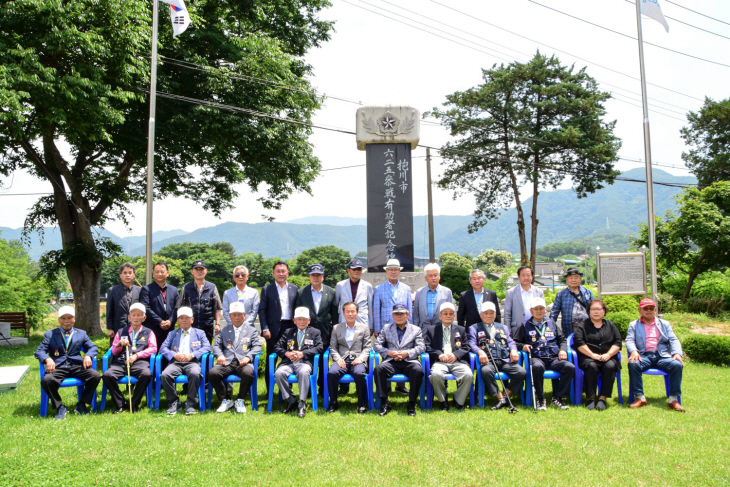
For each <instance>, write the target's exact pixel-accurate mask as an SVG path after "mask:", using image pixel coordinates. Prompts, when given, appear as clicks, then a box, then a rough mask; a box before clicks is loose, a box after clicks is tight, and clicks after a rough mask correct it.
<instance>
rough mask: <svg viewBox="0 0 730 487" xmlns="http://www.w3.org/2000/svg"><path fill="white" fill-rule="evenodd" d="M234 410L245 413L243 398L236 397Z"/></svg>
mask: <svg viewBox="0 0 730 487" xmlns="http://www.w3.org/2000/svg"><path fill="white" fill-rule="evenodd" d="M236 412H237V413H245V412H246V405H245V404H244V403H243V399H236Z"/></svg>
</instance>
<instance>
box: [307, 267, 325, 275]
mask: <svg viewBox="0 0 730 487" xmlns="http://www.w3.org/2000/svg"><path fill="white" fill-rule="evenodd" d="M312 274H324V267H323V266H322V264H312V265H310V266H309V275H310V276H311V275H312Z"/></svg>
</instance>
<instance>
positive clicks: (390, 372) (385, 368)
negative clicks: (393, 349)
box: [374, 360, 423, 402]
mask: <svg viewBox="0 0 730 487" xmlns="http://www.w3.org/2000/svg"><path fill="white" fill-rule="evenodd" d="M395 374H403V375H405V376H406V377H408V381H409V382H410V386H411V389H410V391H409V399H408V400H409V401H410V402H416V401H418V394H419V392H420V389H421V383H422V382H423V369H422V368H421V364H419V363H418V362H408V361H406V360H401V361H398V362H396V361H395V360H388V361H387V362H382V363H381V364H380V365H378V366H377V367H375V370H374V375H375V382H376V383H377V384H378V395H379V396H380V397H381V399H388V393H389V392H390V383H389V382H388V379H389V378H391V377H393V376H394V375H395Z"/></svg>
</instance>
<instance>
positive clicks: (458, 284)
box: [439, 254, 471, 303]
mask: <svg viewBox="0 0 730 487" xmlns="http://www.w3.org/2000/svg"><path fill="white" fill-rule="evenodd" d="M442 255H443V254H442ZM470 273H471V269H466V268H464V267H451V266H444V267H442V268H441V281H439V283H440V284H441V285H442V286H445V287H447V288H449V289H451V292H452V293H453V295H454V300H455V301H456V302H457V303H458V302H459V297H460V295H461V293H463V292H464V291H466V290H467V289H471V284H470V283H469V277H470Z"/></svg>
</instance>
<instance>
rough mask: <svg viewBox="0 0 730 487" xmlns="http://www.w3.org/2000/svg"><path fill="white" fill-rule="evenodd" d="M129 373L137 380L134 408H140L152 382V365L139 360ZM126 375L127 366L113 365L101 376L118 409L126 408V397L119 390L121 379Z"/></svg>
mask: <svg viewBox="0 0 730 487" xmlns="http://www.w3.org/2000/svg"><path fill="white" fill-rule="evenodd" d="M129 372H130V375H131V376H132V377H134V378H136V379H137V384H134V385H133V388H134V393H133V394H132V406H134V407H139V405H140V403H141V402H142V396H144V394H145V392H147V385H148V384H149V383H150V381H151V380H152V374H151V373H150V363H149V362H147V361H146V360H137V361H136V362H134V363H133V364H132V365H131V366H130V367H129ZM126 375H127V366H126V365H119V364H113V365H111V366H109V368H108V369H106V372H104V374H103V375H102V376H101V380H103V381H104V385H105V386H106V388H107V390H108V391H109V394H111V396H112V400H113V401H114V404H116V405H117V408H121V407H123V406H124V395H123V394H122V392H121V390H120V389H119V379H121V378H122V377H126ZM125 389H126V386H125Z"/></svg>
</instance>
